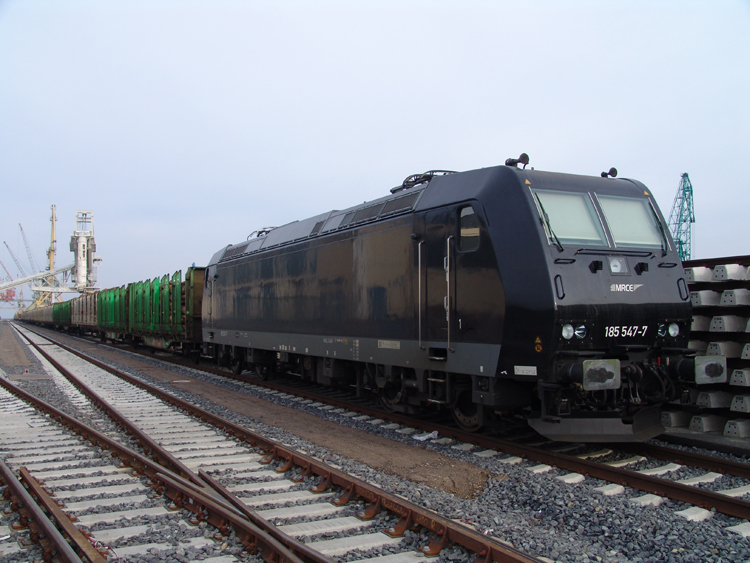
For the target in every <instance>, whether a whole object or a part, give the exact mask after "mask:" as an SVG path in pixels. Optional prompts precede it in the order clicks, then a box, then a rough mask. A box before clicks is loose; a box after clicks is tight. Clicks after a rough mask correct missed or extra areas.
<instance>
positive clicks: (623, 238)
mask: <svg viewBox="0 0 750 563" xmlns="http://www.w3.org/2000/svg"><path fill="white" fill-rule="evenodd" d="M534 195H535V196H536V199H537V207H538V208H539V209H538V210H539V214H540V216H541V217H542V218H543V219H544V221H543V224H544V226H545V230H546V231H547V236H548V238H549V242H550V244H559V243H562V244H563V245H565V244H570V245H573V246H610V247H615V248H664V245H665V237H664V235H663V234H662V231H661V230H660V225H659V223H658V219H657V216H656V213H655V212H654V210H653V208H652V207H651V204H650V202H649V201H648V200H647V199H643V198H634V197H623V196H610V195H602V194H595V200H594V199H592V196H591V195H590V194H589V193H580V192H562V191H551V190H534ZM595 201H596V203H595ZM597 204H598V206H597ZM605 225H606V228H607V230H608V232H609V235H610V237H607V235H606V234H605V232H606V231H605ZM610 240H611V241H612V242H611V243H610Z"/></svg>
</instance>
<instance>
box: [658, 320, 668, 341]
mask: <svg viewBox="0 0 750 563" xmlns="http://www.w3.org/2000/svg"><path fill="white" fill-rule="evenodd" d="M656 334H658V335H659V338H664V337H665V336H666V335H667V325H665V324H664V323H661V324H659V326H658V327H657V328H656Z"/></svg>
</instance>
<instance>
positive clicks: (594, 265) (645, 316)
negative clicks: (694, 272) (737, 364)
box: [517, 171, 726, 441]
mask: <svg viewBox="0 0 750 563" xmlns="http://www.w3.org/2000/svg"><path fill="white" fill-rule="evenodd" d="M517 174H518V176H519V180H520V181H521V183H522V184H523V185H524V186H525V187H526V190H527V191H528V196H529V199H530V200H531V203H532V205H533V208H534V211H535V214H536V216H537V217H538V226H539V228H538V232H539V234H540V235H541V237H542V240H543V241H544V242H545V243H546V248H545V254H546V262H547V264H548V268H549V279H550V282H551V283H550V290H551V294H552V299H553V301H554V322H553V324H552V327H553V328H552V334H551V335H550V337H549V338H550V339H549V342H548V344H549V350H550V354H549V355H548V356H547V357H546V358H545V359H546V361H547V363H546V365H545V366H544V367H545V368H546V374H545V376H543V377H540V380H539V382H538V387H537V395H538V398H539V401H540V403H539V407H538V408H539V410H538V412H534V415H533V416H532V417H530V419H529V422H530V424H531V426H533V427H534V428H536V429H537V430H538V431H539V432H541V433H542V434H545V435H547V436H549V437H554V438H557V439H560V440H571V439H576V438H577V439H592V440H593V439H596V440H612V441H617V440H644V439H648V438H650V437H653V436H655V435H657V434H659V433H660V432H661V431H662V430H663V429H662V428H661V425H660V409H659V405H661V404H663V403H665V402H668V401H674V400H680V399H681V398H682V393H683V389H682V384H681V381H682V380H684V379H693V378H694V377H695V371H696V369H697V371H698V372H699V373H698V377H700V376H701V374H705V373H711V374H718V373H723V374H725V373H726V363H725V359H724V358H720V357H714V358H700V359H698V362H697V364H698V365H697V367H696V361H695V359H687V360H686V359H685V354H686V352H687V344H688V336H689V330H690V323H691V318H692V310H691V305H690V293H689V291H688V287H687V282H686V280H685V279H684V277H683V275H684V273H683V269H682V265H681V262H680V260H679V258H678V256H677V253H676V250H675V247H674V243H673V242H672V240H671V238H670V236H669V234H668V230H667V228H666V226H665V223H664V220H663V218H662V217H661V215H660V213H659V210H658V207H657V206H656V203H655V201H654V200H653V197H652V195H651V194H650V192H649V190H648V189H646V188H645V186H643V184H641V183H639V182H636V181H632V180H616V179H609V178H596V177H581V176H572V175H565V174H549V173H544V172H535V171H528V172H527V171H518V173H517ZM539 348H540V346H539V343H537V349H539ZM542 348H543V347H542ZM542 353H543V351H542Z"/></svg>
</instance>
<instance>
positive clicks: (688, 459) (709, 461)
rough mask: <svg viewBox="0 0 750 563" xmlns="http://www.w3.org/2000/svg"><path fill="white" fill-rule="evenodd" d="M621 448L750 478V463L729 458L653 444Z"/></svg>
mask: <svg viewBox="0 0 750 563" xmlns="http://www.w3.org/2000/svg"><path fill="white" fill-rule="evenodd" d="M617 447H618V449H621V450H623V451H626V452H630V453H632V454H637V455H643V456H650V457H655V458H657V459H662V460H664V461H673V462H675V463H681V464H682V465H690V466H692V467H700V468H701V469H705V470H706V471H716V472H719V473H723V474H725V475H734V476H735V477H742V478H743V479H750V465H748V464H747V463H740V462H737V461H732V460H729V459H721V458H718V457H713V456H710V455H705V454H698V453H695V452H688V451H684V450H676V449H674V448H665V447H664V446H656V445H653V444H618V445H617Z"/></svg>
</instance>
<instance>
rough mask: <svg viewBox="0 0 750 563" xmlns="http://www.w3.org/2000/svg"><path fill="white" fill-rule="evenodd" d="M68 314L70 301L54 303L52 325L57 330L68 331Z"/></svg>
mask: <svg viewBox="0 0 750 563" xmlns="http://www.w3.org/2000/svg"><path fill="white" fill-rule="evenodd" d="M70 312H71V303H70V301H63V302H62V303H55V304H54V305H52V324H54V325H55V326H56V327H57V328H65V329H69V328H70Z"/></svg>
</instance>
